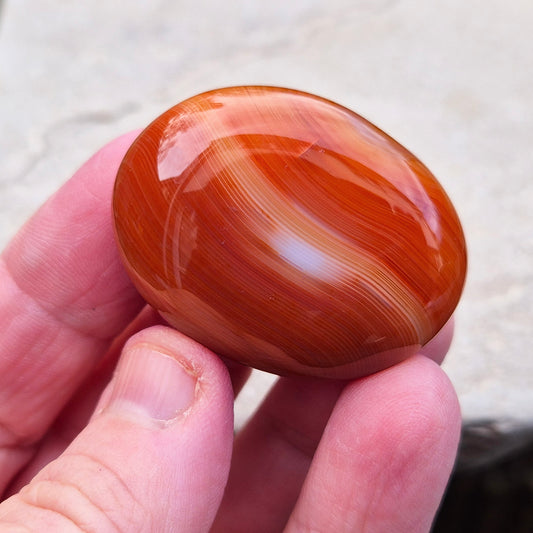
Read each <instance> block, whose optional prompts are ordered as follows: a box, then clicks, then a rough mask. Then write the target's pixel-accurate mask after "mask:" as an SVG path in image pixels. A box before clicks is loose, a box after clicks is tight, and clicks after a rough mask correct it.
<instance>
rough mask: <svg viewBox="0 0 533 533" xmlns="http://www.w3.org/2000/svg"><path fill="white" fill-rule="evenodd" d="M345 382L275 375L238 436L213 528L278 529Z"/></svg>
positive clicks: (235, 532)
mask: <svg viewBox="0 0 533 533" xmlns="http://www.w3.org/2000/svg"><path fill="white" fill-rule="evenodd" d="M344 385H345V383H344V382H340V381H331V380H320V379H305V378H281V379H279V380H278V382H277V383H276V385H275V386H274V388H273V389H272V391H271V392H270V394H269V395H268V397H267V398H266V400H265V401H264V402H263V404H262V405H261V407H260V409H259V410H258V412H257V413H256V414H255V415H254V416H253V418H252V420H251V421H250V422H249V423H248V424H247V426H246V427H245V428H244V429H243V430H242V431H241V432H240V433H239V435H238V436H237V439H236V442H235V446H234V456H233V461H232V465H231V472H230V477H229V480H228V486H227V487H226V492H225V495H224V499H223V502H222V505H221V508H220V511H219V513H218V515H217V518H216V520H215V524H214V526H213V529H212V532H213V533H215V532H221V533H225V532H227V531H231V532H232V533H241V532H242V533H248V532H249V531H253V532H254V533H261V532H265V533H266V532H271V531H282V529H283V526H284V525H285V524H286V522H287V519H288V517H289V515H290V513H291V511H292V508H293V506H294V503H295V502H296V500H297V498H298V494H299V492H300V488H301V485H302V483H303V481H304V479H305V476H306V474H307V471H308V469H309V465H310V464H311V461H312V458H313V454H314V451H315V448H316V447H317V445H318V443H319V441H320V438H321V436H322V431H323V429H324V426H325V425H326V423H327V420H328V418H329V415H330V413H331V410H332V409H333V406H334V405H335V402H336V400H337V398H338V396H339V394H340V392H341V390H342V388H343V387H344Z"/></svg>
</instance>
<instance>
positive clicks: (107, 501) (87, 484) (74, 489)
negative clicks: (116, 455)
mask: <svg viewBox="0 0 533 533" xmlns="http://www.w3.org/2000/svg"><path fill="white" fill-rule="evenodd" d="M19 497H20V499H21V500H22V501H23V502H24V503H25V504H26V505H27V506H30V508H31V509H32V511H33V512H34V513H36V514H41V515H44V516H46V517H47V520H51V519H53V520H54V521H56V522H57V523H62V524H64V525H67V524H68V526H69V527H68V528H67V529H65V530H66V531H71V530H72V531H83V532H87V533H89V532H98V533H100V532H102V533H107V532H109V533H122V532H135V531H149V530H150V524H151V520H150V515H149V513H148V512H147V510H146V509H145V507H144V506H143V505H142V504H141V503H140V502H139V501H138V499H137V498H136V497H135V495H134V494H133V492H132V491H131V490H130V489H129V488H128V486H127V484H126V483H125V482H124V481H123V480H122V479H121V477H120V475H118V473H117V472H115V470H114V469H113V468H111V467H109V466H108V465H106V464H104V463H103V462H102V461H100V460H98V459H96V458H94V457H91V456H88V455H80V454H76V455H69V456H63V457H61V459H60V460H59V461H55V462H52V463H50V464H49V465H48V466H47V467H46V468H45V469H44V470H43V471H42V472H41V473H40V474H39V475H38V476H37V478H35V479H34V480H33V481H32V482H31V483H30V484H29V485H28V486H26V487H25V488H24V489H23V490H22V491H21V492H20V493H19ZM55 530H56V529H54V531H55ZM59 531H63V529H61V530H59Z"/></svg>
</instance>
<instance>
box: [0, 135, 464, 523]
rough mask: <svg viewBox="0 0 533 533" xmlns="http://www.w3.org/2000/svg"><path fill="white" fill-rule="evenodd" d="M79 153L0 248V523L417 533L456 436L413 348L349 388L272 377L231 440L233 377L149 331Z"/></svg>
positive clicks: (100, 182) (103, 154) (433, 502)
mask: <svg viewBox="0 0 533 533" xmlns="http://www.w3.org/2000/svg"><path fill="white" fill-rule="evenodd" d="M135 136H136V132H134V133H131V134H128V135H126V136H123V137H121V138H119V139H117V140H116V141H114V142H112V143H110V144H109V145H107V146H106V147H105V148H103V149H102V150H101V151H100V152H99V153H97V154H96V155H95V156H93V157H92V158H91V159H90V160H89V161H88V162H87V163H86V164H85V165H84V166H83V167H82V168H81V169H80V170H79V171H78V172H77V173H76V174H75V175H74V177H73V178H72V179H71V180H70V181H69V182H67V184H66V185H64V186H63V187H62V188H61V189H60V190H59V191H58V192H57V193H56V194H55V195H54V196H53V197H52V198H51V199H50V200H49V201H48V202H47V203H46V204H45V205H44V206H43V207H42V208H41V209H40V210H39V211H38V212H37V214H36V215H35V216H34V217H33V218H32V219H31V220H30V221H29V222H28V223H27V224H26V225H25V226H24V227H23V228H22V229H21V231H20V232H19V234H18V235H17V236H16V237H15V239H14V240H13V241H12V243H11V244H10V245H9V246H8V247H7V249H6V250H5V251H4V253H3V254H2V255H1V256H0V324H2V325H3V327H2V329H1V330H0V486H1V490H2V492H3V502H2V503H1V504H0V532H1V531H10V532H11V531H24V532H27V531H61V532H63V531H65V532H70V531H72V532H76V531H98V532H118V531H128V532H135V531H142V532H146V531H154V532H165V531H180V532H203V531H213V532H230V531H231V532H232V533H239V532H250V531H254V532H259V533H261V532H279V531H286V532H290V533H292V532H324V533H327V532H332V531H335V532H338V533H342V532H348V531H350V532H365V533H367V532H383V531H395V532H397V533H401V532H409V533H416V532H426V531H428V530H429V528H430V527H431V522H432V519H433V517H434V515H435V512H436V510H437V507H438V505H439V502H440V500H441V497H442V494H443V491H444V489H445V486H446V483H447V480H448V478H449V475H450V471H451V469H452V466H453V462H454V458H455V454H456V450H457V444H458V439H459V431H460V411H459V406H458V402H457V397H456V395H455V392H454V390H453V388H452V386H451V384H450V382H449V380H448V378H447V377H446V375H445V374H444V372H443V371H442V370H441V369H440V367H439V366H438V362H440V361H441V360H442V358H443V357H444V355H445V353H446V350H447V349H448V346H449V343H450V341H451V337H452V330H453V325H452V323H451V322H450V323H449V324H448V325H447V326H446V327H445V328H444V329H443V330H442V331H441V332H440V334H439V335H438V337H437V338H435V339H434V340H433V341H432V342H431V343H430V344H428V345H427V346H426V347H425V349H424V352H425V355H423V354H419V355H417V356H415V357H412V358H411V359H409V360H407V361H405V362H403V363H402V364H399V365H397V366H395V367H393V368H390V369H388V370H385V371H383V372H380V373H378V374H375V375H373V376H369V377H367V378H363V379H359V380H355V381H351V382H339V381H321V380H317V379H305V378H281V379H279V380H278V382H277V384H276V385H275V386H274V388H273V389H272V391H271V392H270V393H269V394H268V396H267V397H266V398H265V400H264V403H263V405H262V406H261V407H260V409H259V410H258V412H257V413H256V414H255V416H253V418H252V419H251V420H250V421H249V423H248V424H247V425H246V427H245V428H243V429H242V431H240V433H239V434H237V435H236V436H235V437H234V435H233V400H234V397H235V395H236V394H238V392H239V390H240V389H241V388H242V386H243V384H244V383H245V381H246V378H247V376H248V374H249V371H248V370H247V369H244V368H242V367H240V366H238V365H235V364H231V363H228V364H224V363H223V362H222V361H221V360H220V358H218V357H217V356H216V355H215V354H213V353H212V352H210V351H209V350H207V349H206V348H204V347H202V346H200V345H199V344H197V343H195V342H194V341H192V340H190V339H188V338H186V337H184V336H183V335H181V334H179V333H178V332H176V331H173V330H171V329H169V328H168V327H166V326H163V325H161V324H160V321H159V320H158V318H157V316H156V315H155V314H154V313H153V312H152V311H151V310H150V309H147V308H145V307H144V304H143V301H142V300H141V298H140V297H139V295H138V294H137V292H136V291H135V289H134V288H133V286H132V285H131V283H130V282H129V280H128V278H127V276H126V274H125V273H124V271H123V269H122V267H121V264H120V260H119V257H118V255H117V251H116V246H115V244H114V239H113V231H112V226H111V215H110V202H111V194H112V187H113V181H114V177H115V174H116V170H117V168H118V165H119V163H120V161H121V159H122V157H123V156H124V154H125V151H126V150H127V148H128V147H129V145H130V144H131V142H132V141H133V139H134V138H135Z"/></svg>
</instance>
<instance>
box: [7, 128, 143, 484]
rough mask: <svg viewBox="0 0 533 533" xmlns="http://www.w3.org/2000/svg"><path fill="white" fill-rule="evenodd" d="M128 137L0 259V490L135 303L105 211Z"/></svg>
mask: <svg viewBox="0 0 533 533" xmlns="http://www.w3.org/2000/svg"><path fill="white" fill-rule="evenodd" d="M135 135H136V134H135V133H133V134H129V135H126V136H124V137H121V138H120V139H118V140H116V141H115V142H113V143H111V144H110V145H108V146H107V147H105V148H104V149H103V150H102V151H100V152H99V153H98V154H97V155H95V156H94V157H93V158H92V159H91V160H90V161H88V162H87V163H86V164H85V165H84V166H83V167H82V168H81V169H80V170H79V171H78V172H77V173H76V175H75V176H74V177H73V178H72V180H70V181H69V182H68V183H67V184H66V185H65V186H64V187H63V188H62V189H61V190H60V191H59V192H58V193H56V195H55V196H53V197H52V198H51V199H50V200H49V201H48V202H47V203H46V204H45V205H44V206H43V207H42V208H41V209H40V210H39V212H38V213H37V214H36V215H35V216H34V217H33V218H32V219H31V220H30V221H29V222H28V223H27V224H26V226H25V227H24V228H23V229H22V230H21V232H20V233H19V234H18V235H17V236H16V237H15V239H14V240H13V242H12V243H11V245H10V246H9V247H8V248H7V249H6V250H5V252H4V253H3V254H2V256H0V323H2V325H3V327H2V330H1V331H0V472H2V474H1V477H0V489H3V487H5V484H6V483H7V482H8V481H9V479H10V477H11V476H12V475H13V473H14V472H15V471H17V470H18V469H19V468H20V466H21V464H23V463H24V462H25V461H26V460H27V459H28V456H29V455H30V454H31V453H32V444H33V443H34V442H35V441H36V440H38V439H39V438H40V437H41V436H42V434H43V433H44V432H45V431H46V429H47V428H48V426H49V424H50V423H51V421H52V420H53V419H54V418H55V417H56V416H57V414H58V412H59V410H60V409H61V408H62V407H63V405H64V404H65V402H66V401H67V400H68V398H70V396H71V395H72V393H73V391H74V390H76V388H77V387H78V386H79V384H80V383H81V382H82V381H83V380H84V379H85V377H86V375H87V374H88V373H89V372H90V371H91V370H92V369H93V368H94V366H95V364H96V363H97V361H98V359H99V357H100V356H101V355H102V354H103V353H105V351H106V350H107V348H108V347H109V344H110V342H111V340H112V338H113V337H114V336H116V335H117V334H118V333H119V332H120V331H121V330H122V329H123V328H124V327H125V326H126V324H127V323H128V322H129V321H130V320H131V319H132V318H133V317H134V316H135V315H136V314H137V313H138V312H139V310H140V309H141V306H142V300H141V299H140V297H139V296H138V294H137V292H136V291H135V289H134V288H133V286H132V285H131V284H130V282H129V280H128V279H127V276H126V274H125V273H124V271H123V269H122V266H121V264H120V261H119V258H118V254H117V251H116V246H115V244H114V238H113V230H112V225H111V211H110V209H111V207H110V206H111V194H112V187H113V182H114V178H115V174H116V171H117V168H118V165H119V163H120V161H121V159H122V157H123V155H124V153H125V152H126V150H127V148H128V147H129V145H130V144H131V142H132V140H133V139H134V137H135Z"/></svg>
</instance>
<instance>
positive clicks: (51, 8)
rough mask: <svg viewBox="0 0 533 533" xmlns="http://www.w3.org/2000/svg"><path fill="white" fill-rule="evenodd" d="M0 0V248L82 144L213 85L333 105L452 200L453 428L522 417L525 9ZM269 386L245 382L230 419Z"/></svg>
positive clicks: (526, 314) (531, 165)
mask: <svg viewBox="0 0 533 533" xmlns="http://www.w3.org/2000/svg"><path fill="white" fill-rule="evenodd" d="M123 6H124V2H122V1H120V2H119V1H118V0H107V1H106V2H57V1H52V0H42V1H40V2H31V1H29V0H7V1H5V0H4V2H3V4H2V7H1V11H0V244H1V245H2V246H3V245H5V243H6V242H7V241H8V239H9V237H10V236H11V235H13V233H14V232H15V230H16V228H17V227H18V226H19V225H20V224H22V222H23V221H24V220H25V219H26V218H27V217H28V216H29V215H30V214H31V213H32V212H33V211H34V210H35V209H36V208H37V206H38V205H40V204H41V203H42V202H43V201H44V200H45V199H46V198H47V196H48V195H49V194H51V193H52V192H53V191H54V190H55V189H56V188H57V187H59V186H60V185H61V183H63V182H64V181H65V180H66V179H67V178H68V177H69V175H70V174H71V173H72V172H73V171H74V170H75V169H76V168H77V167H78V166H79V165H80V164H81V163H82V162H83V161H84V160H85V159H86V158H88V157H89V156H90V155H91V154H92V153H93V152H94V151H95V150H96V149H97V148H99V147H100V146H101V145H103V144H104V143H106V142H107V141H108V140H110V139H112V138H113V137H115V136H117V135H119V134H121V133H123V132H126V131H128V130H131V129H134V128H138V127H142V126H144V125H146V124H147V123H148V122H149V121H151V120H152V119H153V118H155V117H156V116H157V115H158V114H160V113H161V112H162V111H164V110H165V109H166V108H168V107H170V106H171V105H173V104H175V103H177V102H179V101H180V100H182V99H183V98H185V97H188V96H191V95H194V94H196V93H199V92H201V91H204V90H207V89H210V88H214V87H217V86H227V85H238V84H268V85H281V86H289V87H293V88H299V89H303V90H306V91H309V92H314V93H317V94H320V95H322V96H326V97H328V98H330V99H332V100H335V101H337V102H339V103H342V104H344V105H346V106H348V107H350V108H352V109H353V110H354V111H357V112H358V113H360V114H362V115H363V116H365V117H367V118H368V119H370V120H371V121H372V122H374V123H376V124H377V125H378V126H380V127H381V128H382V129H384V130H385V131H387V132H388V133H390V134H391V135H392V136H393V137H395V138H396V139H398V140H399V141H400V142H401V143H402V144H404V145H405V146H407V147H408V148H409V149H410V150H412V151H413V152H414V153H415V154H417V155H418V156H419V157H420V158H421V159H422V160H423V161H424V162H425V163H426V165H428V166H429V168H431V169H432V171H433V172H434V173H435V174H436V175H437V177H438V178H439V180H440V181H441V183H442V184H443V185H444V187H445V188H446V190H447V191H448V193H449V194H450V196H451V198H452V200H453V201H454V203H455V205H456V207H457V210H458V212H459V214H460V217H461V219H462V221H463V223H464V228H465V232H466V236H467V241H468V246H469V261H470V263H469V273H468V281H467V286H466V289H465V292H464V296H463V300H462V302H461V304H460V307H459V309H458V311H457V330H456V338H455V341H454V344H453V346H452V349H451V351H450V353H449V356H448V358H447V360H446V362H445V365H444V366H445V369H446V371H447V372H448V374H449V375H450V377H451V379H452V381H453V383H454V385H455V387H456V388H457V391H458V393H459V397H460V401H461V405H462V409H463V414H464V417H465V419H479V418H496V419H505V420H508V419H511V420H518V421H520V422H527V421H531V419H533V351H532V349H531V343H532V340H533V333H532V324H533V207H532V206H533V179H532V178H531V172H532V169H533V149H532V146H533V90H532V87H533V44H532V39H531V29H532V28H533V3H532V2H530V1H529V0H514V1H513V2H501V1H497V0H484V1H480V0H471V1H469V2H464V1H462V0H447V1H439V2H425V1H423V0H410V1H408V0H404V1H393V0H331V1H329V2H323V1H321V2H319V1H315V0H309V1H303V0H300V1H292V2H287V1H286V0H283V1H281V0H270V1H269V2H249V1H244V0H243V1H235V2H231V1H228V2H218V1H215V0H212V1H208V0H185V1H181V2H174V1H171V0H167V1H165V0H159V1H153V2H129V3H128V7H127V9H124V7H123ZM270 382H271V378H270V377H269V376H265V375H261V374H259V375H258V376H256V377H255V378H254V380H253V382H252V384H251V385H250V386H249V387H248V388H247V389H246V390H245V392H244V394H243V395H242V398H241V399H240V403H239V411H238V413H239V417H240V420H242V418H244V417H245V416H246V415H247V413H248V412H249V411H250V410H251V409H252V408H253V407H254V405H255V404H256V403H257V401H258V399H259V397H260V395H261V394H262V391H263V390H264V389H265V388H266V387H267V386H268V385H269V383H270Z"/></svg>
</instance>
